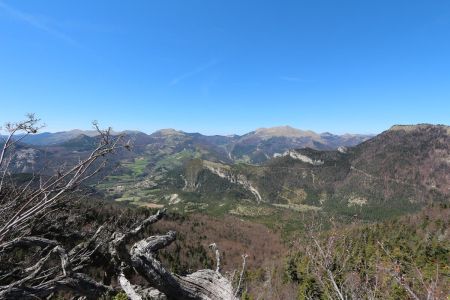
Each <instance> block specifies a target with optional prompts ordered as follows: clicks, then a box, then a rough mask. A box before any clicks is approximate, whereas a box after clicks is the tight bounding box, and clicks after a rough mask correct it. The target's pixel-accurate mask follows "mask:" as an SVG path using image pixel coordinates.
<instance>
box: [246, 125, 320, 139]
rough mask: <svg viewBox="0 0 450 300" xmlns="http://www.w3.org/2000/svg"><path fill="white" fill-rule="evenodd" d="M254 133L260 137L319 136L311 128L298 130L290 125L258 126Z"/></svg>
mask: <svg viewBox="0 0 450 300" xmlns="http://www.w3.org/2000/svg"><path fill="white" fill-rule="evenodd" d="M254 134H255V135H258V136H261V137H267V138H270V137H275V136H282V137H306V136H308V137H315V138H320V136H319V135H318V134H317V133H315V132H314V131H311V130H300V129H297V128H294V127H291V126H288V125H286V126H276V127H269V128H258V129H256V130H255V131H254Z"/></svg>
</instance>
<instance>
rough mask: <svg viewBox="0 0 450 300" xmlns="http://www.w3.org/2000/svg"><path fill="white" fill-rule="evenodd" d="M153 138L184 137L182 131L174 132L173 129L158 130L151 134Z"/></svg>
mask: <svg viewBox="0 0 450 300" xmlns="http://www.w3.org/2000/svg"><path fill="white" fill-rule="evenodd" d="M152 135H153V136H173V135H184V133H183V131H180V130H176V129H173V128H165V129H160V130H157V131H155V132H154V133H152Z"/></svg>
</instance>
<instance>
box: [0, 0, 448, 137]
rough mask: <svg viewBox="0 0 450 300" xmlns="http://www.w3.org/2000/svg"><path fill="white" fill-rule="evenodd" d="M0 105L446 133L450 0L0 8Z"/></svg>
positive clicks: (157, 119) (125, 119) (63, 115)
mask: <svg viewBox="0 0 450 300" xmlns="http://www.w3.org/2000/svg"><path fill="white" fill-rule="evenodd" d="M0 104H1V107H0V122H4V121H7V120H17V119H20V118H21V117H22V116H23V115H24V114H25V113H26V112H35V113H36V114H37V115H38V116H39V117H40V118H42V119H43V120H44V121H45V123H46V124H47V129H46V130H48V131H57V130H66V129H71V128H84V129H86V128H89V127H90V122H91V121H92V120H99V121H100V123H101V124H103V125H111V126H112V127H113V128H115V129H117V130H122V129H140V130H143V131H146V132H151V131H154V130H156V129H159V128H168V127H172V128H177V129H182V130H185V131H190V132H193V131H198V132H202V133H206V134H213V133H217V134H228V133H244V132H247V131H250V130H253V129H255V128H257V127H269V126H275V125H286V124H288V125H291V126H294V127H297V128H302V129H312V130H315V131H318V132H322V131H330V132H335V133H344V132H361V133H369V132H370V133H376V132H379V131H382V130H384V129H387V128H388V127H389V126H391V125H392V124H396V123H402V124H404V123H419V122H429V123H444V124H450V1H448V0H436V1H434V0H423V1H416V0H364V1H362V0H353V1H347V0H339V1H337V0H328V1H324V0H298V1H275V0H270V1H269V0H267V1H266V0H264V1H261V0H258V1H247V0H245V1H244V0H203V1H195V0H178V1H175V0H160V1H156V0H154V1H150V0H142V1H113V0H104V1H93V0H85V1H81V0H77V1H60V0H53V1H44V0H41V1H31V0H28V1H25V0H23V1H11V0H0Z"/></svg>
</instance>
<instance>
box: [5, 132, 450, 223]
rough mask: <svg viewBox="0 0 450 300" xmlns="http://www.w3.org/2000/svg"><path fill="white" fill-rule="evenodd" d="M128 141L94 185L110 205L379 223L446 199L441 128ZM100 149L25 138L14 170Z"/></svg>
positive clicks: (447, 139) (67, 137) (449, 182)
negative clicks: (321, 214)
mask: <svg viewBox="0 0 450 300" xmlns="http://www.w3.org/2000/svg"><path fill="white" fill-rule="evenodd" d="M115 134H119V133H115ZM122 134H124V135H125V137H126V138H128V139H131V140H132V141H133V142H132V143H133V145H134V147H133V151H131V152H128V151H124V152H120V153H118V154H117V155H116V156H115V158H114V159H115V161H116V164H114V165H117V167H115V168H114V169H112V168H110V169H109V170H108V172H109V175H108V176H107V177H106V178H104V179H103V180H102V182H101V183H100V184H96V185H95V187H96V188H97V189H98V190H100V191H102V192H103V193H105V196H106V197H108V198H110V199H111V200H114V201H124V202H129V203H134V204H137V205H146V206H148V205H150V206H155V207H160V206H167V207H169V208H171V209H173V210H178V211H196V210H205V211H211V210H213V211H216V210H220V211H222V212H224V213H234V214H247V213H249V212H248V211H249V210H248V209H247V210H246V209H245V208H246V207H253V208H251V209H250V211H254V207H259V208H261V207H266V208H267V209H266V210H265V211H266V212H267V211H270V210H271V209H287V210H293V211H307V210H315V211H318V210H322V211H329V212H333V213H338V214H340V215H346V216H359V217H361V218H364V219H378V218H383V217H386V216H389V215H396V214H402V213H405V212H408V211H414V210H417V209H419V208H420V207H423V206H424V205H427V204H429V203H432V202H436V201H437V202H442V201H444V202H447V201H449V196H450V127H449V126H445V125H429V124H420V125H406V126H405V125H396V126H393V127H391V128H390V129H389V130H387V131H385V132H383V133H381V134H379V135H377V136H368V135H349V134H348V135H333V134H330V133H322V134H318V133H315V132H312V131H303V130H298V129H295V128H292V127H288V126H284V127H273V128H260V129H257V130H255V131H252V132H249V133H247V134H244V135H241V136H238V135H232V136H220V135H216V136H205V135H202V134H199V133H186V132H182V131H177V130H173V129H163V130H159V131H156V132H154V133H152V134H150V135H148V134H145V133H142V132H138V131H127V132H124V133H122ZM97 141H98V139H97V137H96V135H95V133H94V132H91V131H89V132H85V131H78V130H76V131H69V132H61V133H53V134H51V133H43V134H37V135H33V136H29V137H26V138H25V139H24V140H23V142H26V143H28V144H21V145H20V149H19V150H18V152H17V153H18V158H17V159H16V160H15V162H14V164H13V165H14V166H15V169H16V171H17V172H32V171H35V170H39V169H43V168H45V167H48V166H49V165H51V164H54V165H55V166H57V165H58V164H60V163H61V162H62V161H69V162H70V161H75V160H77V159H78V157H80V156H83V155H85V154H86V153H88V152H89V151H90V150H91V149H93V147H95V145H96V143H97ZM43 162H45V164H44V163H43ZM243 210H244V211H245V212H243Z"/></svg>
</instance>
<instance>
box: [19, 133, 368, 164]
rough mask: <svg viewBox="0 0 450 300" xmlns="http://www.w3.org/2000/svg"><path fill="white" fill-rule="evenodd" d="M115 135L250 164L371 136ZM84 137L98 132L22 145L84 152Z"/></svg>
mask: <svg viewBox="0 0 450 300" xmlns="http://www.w3.org/2000/svg"><path fill="white" fill-rule="evenodd" d="M113 134H115V135H118V134H123V135H125V136H127V137H128V138H131V139H132V140H133V142H134V144H135V145H136V146H137V148H138V149H137V150H138V152H139V151H144V150H150V153H149V154H158V153H155V150H157V149H160V150H162V149H164V150H163V151H165V152H168V153H170V154H173V153H174V152H177V151H182V150H186V149H189V150H192V151H194V152H195V151H198V152H200V153H201V156H202V157H203V158H206V159H212V160H217V161H224V162H233V161H243V162H249V163H262V162H264V161H266V160H267V159H270V158H272V157H273V155H274V154H276V153H282V152H284V151H286V150H289V149H292V148H304V147H310V148H314V149H322V150H325V149H337V148H338V147H340V146H354V145H357V144H358V143H361V142H362V141H365V140H367V139H369V138H370V137H371V135H350V134H346V135H333V134H330V133H323V134H317V133H314V132H312V131H303V130H299V129H295V128H292V127H289V126H283V127H273V128H260V129H257V130H255V131H252V132H250V133H247V134H244V135H242V136H238V135H232V136H220V135H213V136H206V135H202V134H200V133H186V132H183V131H177V130H174V129H162V130H158V131H156V132H154V133H152V134H150V135H147V134H145V133H143V132H139V131H124V132H114V133H113ZM80 136H86V137H95V136H97V132H96V131H94V130H87V131H83V130H78V129H75V130H71V131H64V132H56V133H48V132H44V133H40V134H35V135H29V136H27V137H25V138H24V139H23V140H22V142H23V143H26V144H29V145H33V146H62V147H64V146H70V148H72V149H73V148H74V146H76V145H77V144H79V145H80V147H83V149H84V148H85V146H86V143H88V142H87V141H86V140H85V141H84V142H83V143H82V142H81V139H83V138H81V137H80ZM144 148H145V149H144Z"/></svg>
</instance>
